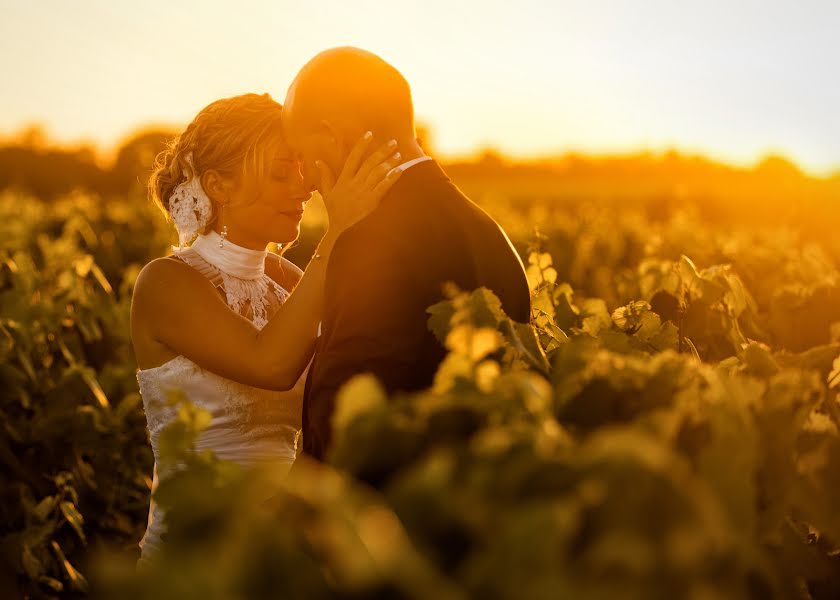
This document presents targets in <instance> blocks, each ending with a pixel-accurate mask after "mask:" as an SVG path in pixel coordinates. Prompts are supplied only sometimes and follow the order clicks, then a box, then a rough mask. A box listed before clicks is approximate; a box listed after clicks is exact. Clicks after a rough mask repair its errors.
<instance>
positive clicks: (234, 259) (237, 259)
mask: <svg viewBox="0 0 840 600" xmlns="http://www.w3.org/2000/svg"><path fill="white" fill-rule="evenodd" d="M221 239H222V236H220V235H219V234H218V233H216V232H215V231H212V230H211V231H210V233H205V234H201V235H199V236H198V237H197V238H196V239H195V241H194V242H193V243H192V246H190V248H192V249H193V250H195V251H196V252H198V255H199V256H201V258H203V259H204V260H206V261H207V262H208V263H210V264H211V265H213V266H214V267H216V268H217V269H219V271H221V272H222V273H226V274H227V275H232V276H233V277H237V278H239V279H246V280H252V279H259V278H260V277H262V276H263V275H265V257H266V256H267V255H268V251H267V250H251V249H250V248H245V247H243V246H237V245H236V244H233V243H231V242H230V240H225V242H224V244H222V247H221V248H219V242H220V241H221Z"/></svg>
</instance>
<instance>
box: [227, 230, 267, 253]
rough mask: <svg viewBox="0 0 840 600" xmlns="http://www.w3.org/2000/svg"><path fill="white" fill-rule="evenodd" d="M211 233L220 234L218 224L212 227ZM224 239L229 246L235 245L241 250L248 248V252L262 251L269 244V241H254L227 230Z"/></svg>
mask: <svg viewBox="0 0 840 600" xmlns="http://www.w3.org/2000/svg"><path fill="white" fill-rule="evenodd" d="M213 231H215V232H216V233H218V234H219V235H221V234H222V228H221V227H219V225H218V224H216V225H214V226H213ZM225 239H226V240H227V241H229V242H230V243H231V244H236V245H237V246H242V247H243V248H248V249H249V250H259V251H263V250H265V249H266V247H267V246H268V244H269V241H270V240H254V239H253V238H248V237H246V236H242V235H240V234H238V233H236V232H235V231H230V229H228V233H227V235H226V236H225Z"/></svg>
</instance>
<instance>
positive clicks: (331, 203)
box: [315, 133, 402, 234]
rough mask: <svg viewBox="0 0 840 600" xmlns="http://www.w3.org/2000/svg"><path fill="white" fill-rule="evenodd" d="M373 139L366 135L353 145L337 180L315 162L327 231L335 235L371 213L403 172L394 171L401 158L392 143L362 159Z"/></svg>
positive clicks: (394, 142)
mask: <svg viewBox="0 0 840 600" xmlns="http://www.w3.org/2000/svg"><path fill="white" fill-rule="evenodd" d="M372 137H373V136H372V135H371V134H370V133H367V134H365V135H364V136H362V138H361V139H360V140H359V141H358V142H356V145H355V146H353V149H352V150H351V151H350V154H349V155H348V156H347V161H346V162H345V163H344V168H343V169H342V170H341V174H340V175H339V176H338V179H337V180H336V178H335V175H334V174H333V172H332V170H331V169H330V168H329V167H328V166H327V165H326V164H325V163H324V161H321V160H319V161H316V163H315V165H316V166H317V167H318V170H319V171H320V174H321V194H322V196H323V198H324V205H325V206H326V209H327V214H328V215H329V220H330V229H331V230H332V231H333V232H334V233H336V234H338V233H341V232H342V231H344V230H345V229H347V228H348V227H350V226H351V225H353V224H354V223H357V222H358V221H360V220H361V219H363V218H364V217H366V216H367V215H368V214H370V213H371V211H373V209H375V208H376V207H377V206H378V205H379V201H380V200H381V199H382V197H383V196H384V195H385V193H386V192H387V191H388V190H389V189H391V186H392V185H394V183H396V182H397V180H398V179H399V178H400V175H402V171H400V170H396V171H395V170H394V167H396V166H397V165H399V164H400V159H401V157H400V153H399V152H397V142H396V141H395V140H391V141H390V142H388V143H387V144H385V145H383V146H382V147H380V148H379V149H378V150H376V152H374V153H373V154H371V155H370V156H369V157H368V158H367V159H364V155H365V151H366V150H367V148H368V146H369V145H370V141H371V139H372ZM363 159H364V160H363Z"/></svg>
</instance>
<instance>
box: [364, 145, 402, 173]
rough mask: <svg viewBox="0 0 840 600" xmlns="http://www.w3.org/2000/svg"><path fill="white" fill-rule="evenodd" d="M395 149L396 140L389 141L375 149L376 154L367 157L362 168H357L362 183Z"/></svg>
mask: <svg viewBox="0 0 840 600" xmlns="http://www.w3.org/2000/svg"><path fill="white" fill-rule="evenodd" d="M396 149H397V140H391V141H390V142H388V143H387V144H383V145H382V146H380V147H379V148H377V150H376V152H374V153H373V154H371V155H370V156H368V157H367V159H366V160H365V162H364V163H362V166H361V167H359V172H358V176H359V178H360V179H361V180H362V181H365V180H366V179H367V177H368V175H370V172H371V171H373V170H374V169H375V168H376V167H378V166H379V165H381V164H382V163H383V161H385V159H387V158H388V157H389V156H391V155H392V154H394V150H396Z"/></svg>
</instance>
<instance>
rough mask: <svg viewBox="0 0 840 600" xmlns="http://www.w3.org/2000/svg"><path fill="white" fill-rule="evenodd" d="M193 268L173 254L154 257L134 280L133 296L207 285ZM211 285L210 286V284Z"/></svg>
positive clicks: (138, 296)
mask: <svg viewBox="0 0 840 600" xmlns="http://www.w3.org/2000/svg"><path fill="white" fill-rule="evenodd" d="M208 283H209V282H208V281H207V279H206V278H205V277H202V276H201V274H200V273H198V272H197V271H196V270H195V269H193V268H192V267H190V266H189V265H188V264H186V263H185V262H184V261H182V260H180V259H178V258H175V257H174V256H163V257H161V258H156V259H154V260H152V261H150V262H149V263H147V264H146V266H144V267H143V268H142V269H141V270H140V273H139V274H138V275H137V280H136V281H135V282H134V294H133V295H134V298H135V299H137V298H142V297H143V296H146V295H148V294H155V293H157V292H167V293H170V294H171V293H172V292H173V291H175V289H180V290H183V289H185V287H186V288H192V287H197V286H201V287H204V286H206V285H208ZM211 287H212V286H211Z"/></svg>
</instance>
